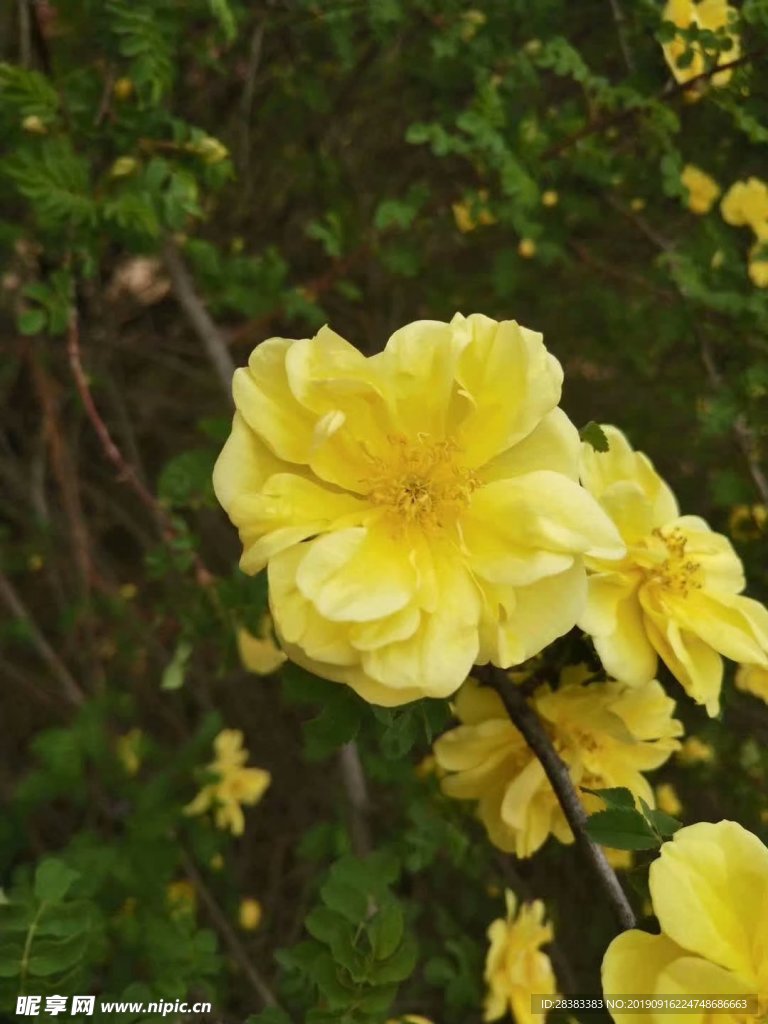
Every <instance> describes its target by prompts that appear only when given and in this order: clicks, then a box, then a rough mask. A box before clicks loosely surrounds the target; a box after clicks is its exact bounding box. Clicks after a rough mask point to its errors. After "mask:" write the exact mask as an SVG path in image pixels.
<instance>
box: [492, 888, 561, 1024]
mask: <svg viewBox="0 0 768 1024" xmlns="http://www.w3.org/2000/svg"><path fill="white" fill-rule="evenodd" d="M506 901H507V916H506V918H503V917H500V918H498V920H496V921H494V922H493V923H492V924H491V926H490V927H489V928H488V939H489V941H490V948H489V950H488V955H487V957H486V960H485V982H486V985H487V986H488V994H487V995H486V998H485V1013H484V1014H483V1019H484V1020H500V1019H501V1018H502V1017H504V1016H505V1015H506V1014H507V1012H510V1013H512V1015H513V1016H514V1019H515V1024H534V1022H535V1021H536V1022H540V1021H541V1020H542V1019H543V1018H542V1017H540V1016H534V1015H533V1013H532V1012H531V996H533V995H536V996H553V995H555V993H556V992H557V981H556V980H555V973H554V971H553V970H552V963H551V962H550V959H549V957H548V956H547V954H546V953H543V952H542V949H541V947H542V946H545V945H546V944H547V943H548V942H551V941H552V939H553V937H554V933H553V930H552V925H551V924H547V923H545V914H546V911H545V909H544V904H543V903H542V901H541V900H534V901H533V902H532V903H524V904H523V905H522V906H521V907H520V908H519V910H518V908H517V898H516V897H515V895H514V893H512V892H510V891H509V890H507V892H506Z"/></svg>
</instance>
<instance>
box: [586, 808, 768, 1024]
mask: <svg viewBox="0 0 768 1024" xmlns="http://www.w3.org/2000/svg"><path fill="white" fill-rule="evenodd" d="M650 890H651V899H652V900H653V910H654V913H655V914H656V917H657V918H658V920H659V924H660V925H661V934H660V935H649V934H648V933H646V932H642V931H638V930H636V929H632V930H631V931H626V932H623V933H622V934H621V935H619V936H618V937H617V938H615V939H614V940H613V942H612V943H611V944H610V946H609V947H608V950H607V951H606V954H605V957H604V959H603V972H602V974H603V991H604V992H605V993H606V995H617V996H621V995H623V994H630V993H634V994H637V993H645V994H648V995H654V994H662V993H663V994H667V995H669V994H674V995H676V996H686V995H689V996H693V995H698V996H699V997H702V996H706V995H709V996H713V997H723V996H728V995H742V996H743V995H751V996H754V995H755V994H757V996H758V1006H759V1009H758V1014H757V1016H756V1017H752V1016H751V1015H750V1014H748V1013H746V1012H745V1011H744V1010H742V1011H738V1010H735V1011H734V1012H733V1013H728V1012H724V1013H721V1012H718V1013H717V1014H715V1015H712V1016H710V1015H709V1014H707V1013H705V1012H702V1011H700V1012H699V1013H698V1014H696V1018H695V1019H697V1020H699V1021H702V1022H704V1021H710V1020H711V1021H718V1022H721V1024H729V1022H730V1024H737V1022H745V1021H747V1020H758V1019H760V1017H761V1015H763V1014H765V1013H766V1012H767V1011H768V849H766V847H765V846H763V844H762V843H761V842H760V840H759V839H758V838H757V836H754V835H752V833H751V832H747V830H746V829H744V828H742V826H741V825H738V824H737V823H736V822H734V821H721V822H719V823H718V824H716V825H715V824H710V823H709V822H700V823H699V824H696V825H689V826H688V827H687V828H681V829H680V831H679V832H676V833H675V836H674V839H672V840H671V841H670V842H668V843H664V845H663V846H662V848H661V854H660V856H659V857H658V858H657V860H655V861H654V862H653V864H652V865H651V870H650ZM685 1016H686V1019H687V1014H686V1015H685ZM613 1018H614V1020H616V1021H619V1022H621V1024H629V1022H633V1021H634V1020H635V1019H636V1021H637V1024H641V1021H646V1022H650V1024H664V1021H667V1020H669V1017H668V1015H667V1014H665V1013H664V1012H663V1011H662V1012H661V1013H659V1014H656V1013H653V1012H650V1013H643V1014H641V1015H635V1017H633V1016H632V1014H627V1013H619V1012H617V1011H614V1012H613Z"/></svg>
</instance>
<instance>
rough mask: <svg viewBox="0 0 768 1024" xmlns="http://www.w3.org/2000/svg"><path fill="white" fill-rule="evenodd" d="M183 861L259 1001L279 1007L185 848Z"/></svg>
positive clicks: (214, 923)
mask: <svg viewBox="0 0 768 1024" xmlns="http://www.w3.org/2000/svg"><path fill="white" fill-rule="evenodd" d="M181 861H182V864H183V865H184V870H185V871H186V873H187V875H188V876H189V880H190V881H191V882H192V884H193V885H194V887H195V890H196V892H197V893H198V895H199V896H200V899H201V900H202V901H203V903H204V904H205V908H206V910H207V911H208V916H209V917H210V919H211V921H212V923H213V925H214V927H215V928H216V930H217V931H218V933H219V935H220V936H221V938H222V939H223V940H224V942H225V943H226V944H227V946H229V951H230V953H231V954H232V957H233V959H234V960H235V962H236V963H237V965H238V967H239V968H240V969H241V971H242V972H243V974H244V975H245V977H246V978H247V980H248V982H249V983H250V985H251V987H252V988H253V990H254V991H255V992H256V994H257V995H258V997H259V999H261V1001H262V1002H263V1003H264V1005H265V1006H278V1005H279V1004H278V1002H277V999H276V997H275V995H274V993H273V992H272V989H271V988H270V987H269V985H268V984H267V983H266V981H265V980H264V979H263V978H262V976H261V974H260V973H259V971H258V970H257V968H256V967H255V965H254V964H253V963H251V958H250V957H249V956H248V953H247V951H246V950H245V948H244V947H243V944H242V943H241V941H240V939H239V938H238V935H237V932H236V931H235V929H234V928H233V927H232V925H231V924H230V923H229V920H228V919H227V916H226V914H225V913H224V911H223V910H222V909H221V907H220V906H219V904H218V901H217V899H216V897H215V896H214V895H213V893H212V892H211V890H210V889H209V888H208V886H207V885H206V884H205V882H204V880H203V877H202V875H201V874H200V872H199V871H198V869H197V865H196V864H195V862H194V861H193V859H192V857H191V856H190V855H189V853H187V851H186V850H185V849H184V848H183V847H182V850H181Z"/></svg>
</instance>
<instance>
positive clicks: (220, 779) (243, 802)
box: [184, 729, 272, 836]
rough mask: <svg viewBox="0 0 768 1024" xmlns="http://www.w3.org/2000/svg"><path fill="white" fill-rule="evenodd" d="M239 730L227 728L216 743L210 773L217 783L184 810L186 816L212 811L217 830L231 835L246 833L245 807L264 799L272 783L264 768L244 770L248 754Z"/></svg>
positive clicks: (209, 766) (198, 795)
mask: <svg viewBox="0 0 768 1024" xmlns="http://www.w3.org/2000/svg"><path fill="white" fill-rule="evenodd" d="M242 744H243V734H242V733H241V732H240V730H239V729H224V730H222V732H220V733H219V735H218V736H217V737H216V739H215V740H214V741H213V746H214V752H215V754H216V756H215V757H214V759H213V761H211V762H210V764H209V765H208V771H209V772H210V773H211V774H212V775H215V776H216V777H217V778H216V781H215V782H209V783H207V784H206V785H205V786H203V788H202V789H201V790H200V792H199V793H198V794H197V796H196V797H195V799H194V800H192V802H191V803H189V804H187V806H186V807H185V808H184V813H185V814H205V813H206V812H207V811H209V810H212V811H213V815H214V822H215V824H216V827H217V828H220V829H228V830H229V831H230V832H231V833H232V835H235V836H241V835H242V834H243V832H244V831H245V815H244V814H243V807H252V806H253V805H254V804H257V803H258V802H259V800H261V798H262V796H263V795H264V792H265V791H266V789H267V787H268V786H269V784H270V782H271V781H272V777H271V776H270V774H269V772H267V771H265V770H264V769H263V768H245V767H244V765H245V763H246V761H247V760H248V751H247V750H246V748H245V747H243V745H242Z"/></svg>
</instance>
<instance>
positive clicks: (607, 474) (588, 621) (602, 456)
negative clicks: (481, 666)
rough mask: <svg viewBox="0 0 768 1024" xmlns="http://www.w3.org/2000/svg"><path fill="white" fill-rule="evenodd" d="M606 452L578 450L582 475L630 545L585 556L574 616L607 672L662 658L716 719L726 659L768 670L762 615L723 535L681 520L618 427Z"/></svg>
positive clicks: (637, 668)
mask: <svg viewBox="0 0 768 1024" xmlns="http://www.w3.org/2000/svg"><path fill="white" fill-rule="evenodd" d="M603 429H604V430H605V432H606V436H607V437H608V439H609V442H610V450H609V451H608V452H604V453H601V452H596V451H595V450H594V449H593V448H591V447H590V446H588V445H584V446H583V468H582V481H583V483H584V486H585V487H586V488H587V490H588V491H590V493H591V494H593V495H594V496H595V497H596V498H597V499H598V501H599V502H600V504H601V505H602V507H603V509H604V510H605V511H606V512H607V513H608V514H609V515H610V516H611V517H612V518H613V520H614V522H615V523H616V526H617V527H618V529H619V531H620V532H621V535H622V537H623V538H624V540H625V542H626V544H627V557H626V558H625V559H624V561H623V562H621V563H620V564H619V565H616V564H615V563H611V564H609V563H605V562H602V561H601V560H600V559H589V560H588V566H589V568H590V569H591V570H592V575H591V576H590V578H589V598H588V602H587V610H586V612H585V614H584V615H583V616H582V618H581V620H580V625H581V627H582V628H583V629H584V630H585V631H586V632H587V633H590V634H591V635H592V637H593V639H594V642H595V647H596V648H597V652H598V654H599V655H600V658H601V660H602V662H603V665H604V666H605V670H606V672H608V673H609V674H610V675H613V676H615V677H616V678H617V679H623V680H626V681H627V682H628V683H633V684H634V683H642V682H646V681H647V680H649V679H652V678H653V677H654V675H655V673H656V667H657V663H658V659H659V657H661V659H662V660H663V661H664V663H665V664H666V665H667V667H668V668H669V670H670V671H671V672H672V674H673V675H674V676H675V678H676V679H678V680H679V682H680V683H681V684H682V685H683V687H684V688H685V690H686V691H687V693H688V694H689V695H690V696H691V697H692V698H693V699H694V700H695V701H696V702H697V703H698V704H703V705H704V706H705V707H706V709H707V711H708V712H709V714H710V715H716V714H717V712H718V708H719V704H720V687H721V684H722V676H723V656H725V657H727V658H732V659H733V660H734V661H740V662H742V661H743V662H750V663H755V664H760V665H764V666H766V667H768V611H767V610H766V609H765V608H764V607H763V605H762V604H760V603H759V602H758V601H754V600H752V599H751V598H748V597H744V596H742V594H741V591H742V590H743V589H744V586H745V580H744V571H743V567H742V564H741V560H740V559H739V557H738V555H737V554H736V552H735V551H734V550H733V547H732V545H731V543H730V541H729V540H728V539H727V538H726V537H724V536H723V535H722V534H719V533H715V532H713V531H712V530H711V529H710V527H709V526H708V524H707V523H706V522H705V521H704V520H703V519H700V518H699V517H698V516H681V515H680V512H679V509H678V506H677V502H676V500H675V497H674V495H673V494H672V491H671V490H670V489H669V487H668V486H667V484H666V483H665V482H664V480H662V478H661V477H660V476H659V475H658V473H657V472H656V470H655V469H654V468H653V465H652V464H651V462H650V460H649V459H648V458H647V457H646V456H645V455H643V454H642V453H641V452H635V451H634V450H633V449H632V447H631V446H630V444H629V442H628V441H627V439H626V438H625V437H624V435H623V434H622V433H621V432H620V431H618V430H617V429H616V428H615V427H604V428H603Z"/></svg>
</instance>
